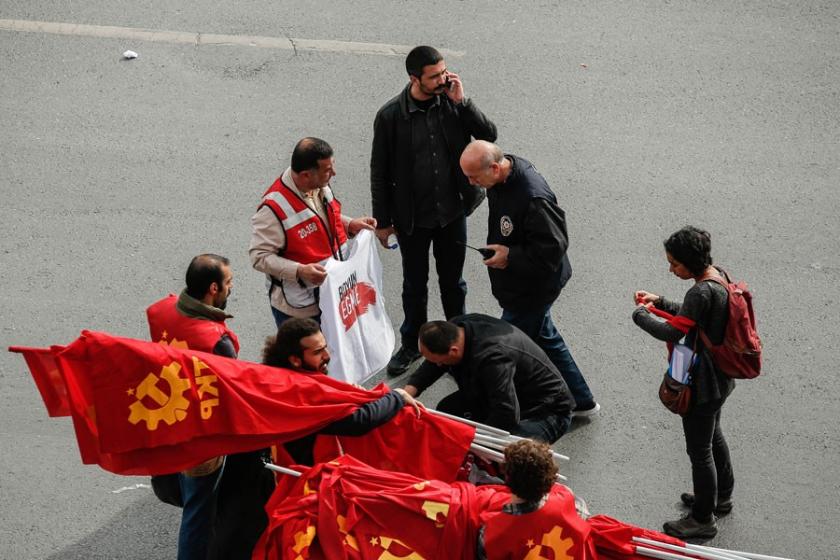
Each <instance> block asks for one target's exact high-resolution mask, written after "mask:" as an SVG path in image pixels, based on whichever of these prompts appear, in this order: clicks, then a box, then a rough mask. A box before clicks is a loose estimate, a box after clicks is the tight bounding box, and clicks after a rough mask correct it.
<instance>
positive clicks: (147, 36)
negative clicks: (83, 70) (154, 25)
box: [0, 19, 465, 58]
mask: <svg viewBox="0 0 840 560" xmlns="http://www.w3.org/2000/svg"><path fill="white" fill-rule="evenodd" d="M0 31H23V32H28V33H50V34H53V35H75V36H78V37H101V38H105V39H128V40H132V41H149V42H153V43H175V44H181V45H196V46H200V45H215V46H238V47H256V48H260V49H283V50H289V51H295V52H297V51H315V52H337V53H349V54H373V55H380V56H405V55H407V54H408V52H409V51H410V50H411V49H412V48H413V47H411V46H408V45H389V44H386V43H358V42H355V41H332V40H328V39H297V38H294V37H261V36H257V35H221V34H217V33H195V32H191V31H165V30H154V29H138V28H134V27H115V26H110V25H84V24H80V23H56V22H49V21H30V20H21V19H0ZM439 50H440V52H441V54H442V55H443V56H445V57H449V58H456V57H461V56H464V54H465V53H464V52H463V51H452V50H446V49H439Z"/></svg>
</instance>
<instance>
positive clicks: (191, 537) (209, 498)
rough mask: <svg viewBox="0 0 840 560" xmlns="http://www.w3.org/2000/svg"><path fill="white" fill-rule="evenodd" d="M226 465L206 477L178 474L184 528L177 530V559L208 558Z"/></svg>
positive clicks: (196, 559) (199, 559)
mask: <svg viewBox="0 0 840 560" xmlns="http://www.w3.org/2000/svg"><path fill="white" fill-rule="evenodd" d="M224 468H225V467H224V464H223V465H222V466H221V467H220V468H219V469H217V470H216V472H213V473H210V474H208V475H205V476H187V475H185V474H183V473H180V474H178V482H179V483H180V485H181V499H182V501H183V504H184V511H183V512H181V527H180V529H179V530H178V560H205V559H206V558H207V551H208V546H209V544H210V540H211V537H212V533H213V524H214V522H215V518H216V498H217V496H218V490H219V480H220V479H221V477H222V471H223V470H224Z"/></svg>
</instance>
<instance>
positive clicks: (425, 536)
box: [254, 455, 510, 560]
mask: <svg viewBox="0 0 840 560" xmlns="http://www.w3.org/2000/svg"><path fill="white" fill-rule="evenodd" d="M303 479H304V480H305V482H304V481H297V482H296V483H295V484H293V485H288V484H287V485H286V486H285V487H278V489H277V490H276V491H275V494H274V496H272V499H271V501H270V502H269V505H268V506H267V508H266V509H267V511H268V514H269V519H270V520H277V522H276V523H274V522H272V521H270V522H269V529H268V530H267V531H266V534H265V535H264V539H265V540H266V541H267V542H271V541H275V542H276V541H277V540H278V539H283V538H285V539H286V540H285V543H284V544H283V545H282V547H281V548H282V549H283V550H288V548H289V547H290V546H292V544H293V541H291V540H289V539H290V538H291V537H290V536H288V535H286V536H285V537H283V536H282V533H281V531H282V525H281V523H280V520H281V516H282V515H286V516H288V515H289V513H290V510H294V509H295V508H298V509H306V511H307V515H311V514H313V513H314V514H315V515H317V519H318V523H317V531H316V537H317V538H316V543H315V545H316V548H317V549H319V550H321V551H323V553H324V554H325V555H326V557H327V558H330V559H331V560H333V559H335V560H343V559H348V560H350V559H352V560H355V559H379V558H411V559H415V560H416V559H419V558H430V559H431V558H436V559H443V560H447V559H452V560H455V559H458V560H461V559H466V560H470V559H472V558H474V557H475V547H476V539H477V534H478V533H477V532H478V527H479V524H480V515H481V513H482V512H484V511H487V510H498V509H499V508H501V506H502V504H504V503H506V502H507V501H508V500H509V499H510V492H509V491H508V490H507V488H505V487H499V486H482V487H475V486H473V485H471V484H468V483H463V482H456V483H454V484H446V483H444V482H441V481H435V480H424V479H422V478H417V477H414V476H410V475H407V474H404V473H397V472H388V471H382V470H379V469H374V468H372V467H370V466H368V465H365V464H363V463H361V462H359V461H357V460H355V459H353V458H352V457H351V456H349V455H345V456H343V457H341V458H339V459H337V460H336V461H333V462H331V463H327V464H321V465H317V466H316V467H314V468H313V469H310V470H309V471H307V472H305V473H304V476H303ZM307 489H308V491H309V492H313V493H312V494H310V496H316V495H317V511H316V510H313V503H312V501H311V500H312V498H311V497H310V501H304V500H306V497H304V496H303V494H304V493H305V492H306V491H307ZM254 558H257V556H254ZM260 558H262V557H260ZM266 558H268V556H267V557H266Z"/></svg>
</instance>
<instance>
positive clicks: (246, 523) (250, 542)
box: [205, 450, 274, 560]
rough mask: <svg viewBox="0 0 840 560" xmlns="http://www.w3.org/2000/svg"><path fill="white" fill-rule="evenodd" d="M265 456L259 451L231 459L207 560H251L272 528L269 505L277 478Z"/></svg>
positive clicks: (220, 494) (227, 462) (220, 493)
mask: <svg viewBox="0 0 840 560" xmlns="http://www.w3.org/2000/svg"><path fill="white" fill-rule="evenodd" d="M265 454H266V451H264V450H258V451H247V452H244V453H235V454H232V455H228V456H227V460H226V463H225V474H224V476H223V477H222V480H221V483H220V484H219V505H218V511H217V513H216V526H215V534H214V536H213V537H214V538H213V543H212V545H211V547H210V550H209V551H208V554H207V557H206V559H205V560H250V558H251V554H252V552H253V550H254V546H255V545H256V544H257V541H258V540H259V538H260V535H262V533H263V532H264V531H265V528H266V527H267V526H268V515H267V514H266V512H265V504H266V502H268V499H269V497H271V494H272V492H273V491H274V475H273V474H272V473H271V471H269V470H268V469H266V468H265V467H264V466H263V461H262V458H263V456H264V455H265Z"/></svg>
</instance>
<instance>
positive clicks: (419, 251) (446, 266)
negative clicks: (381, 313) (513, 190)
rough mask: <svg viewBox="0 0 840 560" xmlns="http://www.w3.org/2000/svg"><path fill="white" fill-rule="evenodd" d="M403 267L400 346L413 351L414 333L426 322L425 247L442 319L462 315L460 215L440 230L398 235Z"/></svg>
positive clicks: (464, 234) (464, 231) (463, 240)
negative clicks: (431, 263)
mask: <svg viewBox="0 0 840 560" xmlns="http://www.w3.org/2000/svg"><path fill="white" fill-rule="evenodd" d="M397 239H398V241H399V244H400V253H401V255H402V268H403V289H402V304H403V313H404V314H405V319H404V320H403V323H402V326H401V327H400V334H401V335H402V344H403V346H407V347H409V348H414V349H417V333H418V332H419V331H420V327H421V326H422V325H423V323H425V322H426V321H427V320H428V303H429V290H428V283H429V247H431V249H432V254H433V255H434V257H435V269H436V270H437V275H438V284H439V286H440V299H441V303H442V304H443V313H444V315H446V318H447V319H449V318H451V317H455V316H457V315H463V314H464V313H465V308H464V301H465V300H466V297H467V283H466V282H464V279H463V278H462V274H463V272H464V257H465V255H466V248H465V247H464V245H462V244H463V243H466V241H467V219H466V217H464V216H461V217H460V218H458V219H456V220H455V221H454V222H452V223H450V224H448V225H446V226H444V227H440V228H431V229H430V228H415V229H414V231H413V232H412V233H411V235H404V234H398V236H397Z"/></svg>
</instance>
